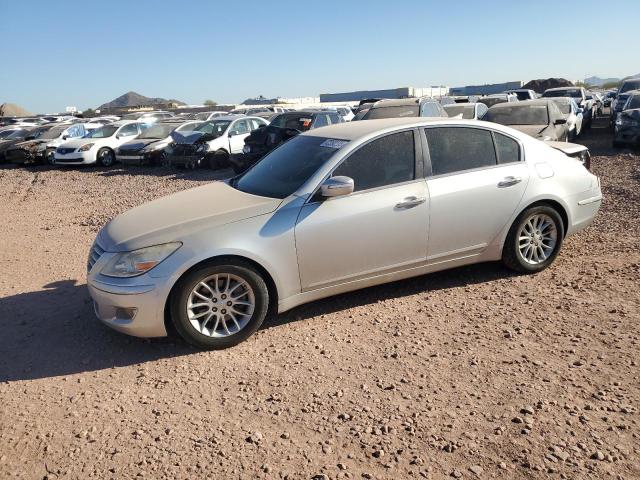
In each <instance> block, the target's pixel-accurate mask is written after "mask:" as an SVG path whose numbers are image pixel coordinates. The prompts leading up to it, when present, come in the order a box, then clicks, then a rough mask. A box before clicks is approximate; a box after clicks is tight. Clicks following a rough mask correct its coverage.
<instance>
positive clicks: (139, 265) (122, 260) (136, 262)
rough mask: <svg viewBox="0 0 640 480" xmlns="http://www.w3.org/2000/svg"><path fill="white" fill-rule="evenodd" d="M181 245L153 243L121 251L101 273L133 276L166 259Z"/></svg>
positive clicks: (111, 275)
mask: <svg viewBox="0 0 640 480" xmlns="http://www.w3.org/2000/svg"><path fill="white" fill-rule="evenodd" d="M181 246H182V243H180V242H173V243H165V244H163V245H154V246H153V247H146V248H141V249H139V250H133V251H131V252H121V253H118V254H117V255H115V256H114V257H113V258H112V259H111V260H109V263H107V264H106V265H105V266H104V267H103V269H102V271H101V272H100V273H101V274H102V275H106V276H108V277H135V276H137V275H142V274H143V273H146V272H148V271H149V270H151V269H152V268H153V267H155V266H156V265H158V264H159V263H160V262H162V261H164V260H166V259H167V258H168V257H169V255H171V254H172V253H173V252H175V251H176V250H178V248H180V247H181Z"/></svg>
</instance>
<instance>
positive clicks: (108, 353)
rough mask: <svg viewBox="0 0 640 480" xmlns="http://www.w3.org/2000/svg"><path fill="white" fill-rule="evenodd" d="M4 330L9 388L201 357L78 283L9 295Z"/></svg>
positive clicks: (375, 297)
mask: <svg viewBox="0 0 640 480" xmlns="http://www.w3.org/2000/svg"><path fill="white" fill-rule="evenodd" d="M512 275H514V274H512V273H511V272H509V271H507V270H506V269H505V268H504V267H502V266H501V265H499V264H497V263H496V264H494V263H488V264H482V265H473V266H469V267H461V268H457V269H454V270H449V271H447V272H440V273H433V274H430V275H424V276H421V277H416V278H413V279H409V280H402V281H397V282H393V283H389V284H385V285H381V286H377V287H370V288H367V289H363V290H358V291H356V292H351V293H346V294H342V295H338V296H335V297H331V298H327V299H323V300H319V301H316V302H313V303H310V304H307V305H303V306H300V307H297V308H295V309H293V310H291V311H289V312H286V313H284V314H282V315H279V316H276V317H274V318H271V319H269V320H267V321H266V322H265V324H264V325H263V327H262V328H263V329H271V328H284V326H285V325H287V324H289V323H292V322H296V321H304V320H307V319H309V318H313V317H316V316H319V315H323V314H331V313H334V312H338V311H341V310H345V309H349V308H353V307H356V306H360V305H366V304H373V303H377V302H379V301H381V300H386V299H389V298H397V297H403V296H410V295H414V294H416V293H427V294H428V293H429V292H433V291H437V290H442V289H448V288H454V287H459V286H464V285H469V284H476V283H485V282H490V281H494V280H497V279H500V278H505V277H508V276H512ZM0 329H2V330H1V331H2V335H1V336H0V358H2V361H1V362H0V381H4V382H7V381H9V382H11V381H19V380H34V379H39V378H48V377H56V376H64V375H73V374H78V373H82V372H87V371H96V370H103V369H107V368H114V367H123V366H128V365H135V364H140V363H145V362H153V361H154V360H158V359H164V358H171V357H178V356H182V355H189V354H192V353H195V352H196V351H197V350H196V349H194V348H193V347H191V346H189V345H187V344H186V343H185V342H183V341H182V340H180V339H178V338H175V337H168V338H160V339H141V338H135V337H129V336H126V335H124V334H121V333H118V332H116V331H114V330H111V329H110V328H109V327H107V326H105V325H103V324H102V323H100V322H99V321H98V320H97V319H96V318H95V315H94V313H93V305H92V301H91V298H90V297H89V293H88V291H87V288H86V285H84V284H81V285H78V284H77V283H76V281H75V280H62V281H58V282H54V283H50V284H47V285H44V286H43V287H42V289H41V290H38V291H34V292H28V293H19V294H16V295H13V296H7V297H4V298H3V299H2V300H1V301H0ZM237 348H241V347H237Z"/></svg>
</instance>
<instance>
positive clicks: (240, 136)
mask: <svg viewBox="0 0 640 480" xmlns="http://www.w3.org/2000/svg"><path fill="white" fill-rule="evenodd" d="M232 132H233V133H232ZM229 133H230V134H232V135H231V136H230V137H229V151H230V153H242V149H243V148H244V139H245V138H247V137H248V136H249V133H251V129H250V128H249V120H247V119H244V120H236V121H235V122H234V123H233V125H231V127H230V129H229Z"/></svg>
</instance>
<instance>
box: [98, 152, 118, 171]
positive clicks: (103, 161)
mask: <svg viewBox="0 0 640 480" xmlns="http://www.w3.org/2000/svg"><path fill="white" fill-rule="evenodd" d="M97 161H98V165H102V166H103V167H110V166H112V165H113V164H114V163H115V161H116V158H115V155H114V154H113V150H111V149H110V148H101V149H100V150H99V151H98V155H97Z"/></svg>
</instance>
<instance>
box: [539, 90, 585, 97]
mask: <svg viewBox="0 0 640 480" xmlns="http://www.w3.org/2000/svg"><path fill="white" fill-rule="evenodd" d="M542 96H543V97H546V98H551V97H573V98H582V90H580V89H579V88H565V89H563V90H547V91H546V92H544V93H543V94H542Z"/></svg>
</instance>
